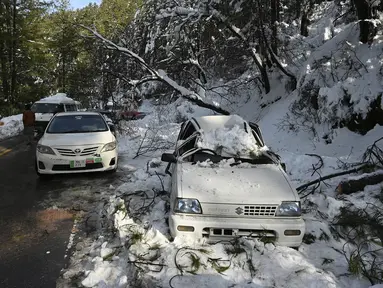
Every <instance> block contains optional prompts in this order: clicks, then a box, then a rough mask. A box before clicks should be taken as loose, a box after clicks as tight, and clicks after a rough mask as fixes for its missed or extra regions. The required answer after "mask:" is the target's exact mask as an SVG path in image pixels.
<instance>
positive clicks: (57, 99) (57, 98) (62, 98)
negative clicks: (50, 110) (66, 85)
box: [39, 93, 74, 103]
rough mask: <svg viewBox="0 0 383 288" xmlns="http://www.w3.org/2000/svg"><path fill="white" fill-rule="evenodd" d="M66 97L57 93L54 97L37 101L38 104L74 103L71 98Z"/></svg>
mask: <svg viewBox="0 0 383 288" xmlns="http://www.w3.org/2000/svg"><path fill="white" fill-rule="evenodd" d="M66 95H67V94H65V93H57V94H55V95H52V96H48V97H45V98H42V99H40V100H39V102H40V101H42V102H50V103H57V102H62V101H74V100H73V99H72V98H69V97H67V96H66Z"/></svg>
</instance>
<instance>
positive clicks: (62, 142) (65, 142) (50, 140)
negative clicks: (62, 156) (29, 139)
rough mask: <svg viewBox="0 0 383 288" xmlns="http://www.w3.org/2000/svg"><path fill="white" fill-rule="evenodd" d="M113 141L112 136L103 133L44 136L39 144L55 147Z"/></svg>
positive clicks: (108, 133)
mask: <svg viewBox="0 0 383 288" xmlns="http://www.w3.org/2000/svg"><path fill="white" fill-rule="evenodd" d="M113 141H115V138H114V136H113V134H112V133H110V131H105V132H96V133H73V134H44V136H43V138H41V140H40V142H39V143H40V144H41V145H46V146H51V147H55V146H79V145H94V144H106V143H109V142H113Z"/></svg>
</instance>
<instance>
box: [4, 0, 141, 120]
mask: <svg viewBox="0 0 383 288" xmlns="http://www.w3.org/2000/svg"><path fill="white" fill-rule="evenodd" d="M139 5H141V1H130V0H128V1H126V0H103V1H102V3H101V5H100V6H98V5H96V4H89V5H88V6H86V7H84V8H82V9H78V10H71V8H70V6H69V1H68V0H53V1H48V0H25V1H16V0H7V1H1V3H0V27H1V28H0V115H1V116H5V115H8V114H15V113H18V112H20V111H21V109H23V103H26V102H33V101H36V100H38V99H40V98H42V97H45V96H48V95H51V94H53V93H57V92H64V93H67V94H68V95H69V97H72V98H74V99H77V100H80V101H81V102H83V103H84V104H85V105H86V104H87V103H88V102H90V100H91V99H98V98H101V97H102V96H105V97H110V96H111V95H110V94H111V92H112V91H113V88H114V87H115V84H116V83H115V81H116V79H115V78H110V75H109V74H108V73H105V72H104V71H103V69H104V67H105V63H106V62H107V61H108V58H109V57H110V55H109V54H110V53H109V52H108V53H107V52H106V51H105V50H104V49H103V47H102V44H100V43H99V42H97V41H95V39H94V38H90V37H87V36H85V33H84V31H83V29H82V28H81V27H80V26H79V25H84V26H88V27H94V28H96V29H97V30H98V31H100V32H101V33H103V34H105V35H106V36H107V37H111V38H115V39H117V36H120V35H121V33H122V31H123V30H124V28H125V27H126V25H128V23H129V22H130V21H131V20H132V19H133V16H134V14H135V12H136V9H137V7H139ZM111 81H112V82H111ZM113 81H114V82H113ZM109 82H111V83H109ZM101 83H102V84H101ZM105 83H107V84H105ZM102 85H104V86H102ZM105 87H108V88H109V89H105ZM102 93H104V94H105V95H102Z"/></svg>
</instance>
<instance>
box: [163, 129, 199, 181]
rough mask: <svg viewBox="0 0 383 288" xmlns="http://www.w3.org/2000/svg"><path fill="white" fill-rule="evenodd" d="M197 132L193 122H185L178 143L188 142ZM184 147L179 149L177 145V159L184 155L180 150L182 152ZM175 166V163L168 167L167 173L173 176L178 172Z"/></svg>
mask: <svg viewBox="0 0 383 288" xmlns="http://www.w3.org/2000/svg"><path fill="white" fill-rule="evenodd" d="M196 131H197V129H196V128H195V126H194V125H193V123H192V122H191V121H185V122H184V123H182V125H181V130H180V133H179V134H178V137H177V143H178V141H179V140H186V139H187V138H189V137H190V136H191V135H193V134H194V133H195V132H196ZM182 147H183V146H178V147H177V144H176V147H175V149H174V152H173V155H174V156H176V157H177V158H178V157H179V156H181V155H182V151H180V149H181V150H182ZM175 166H176V164H175V163H169V164H168V166H167V167H166V170H165V172H166V173H167V174H169V175H171V176H172V175H173V172H174V171H176V169H175Z"/></svg>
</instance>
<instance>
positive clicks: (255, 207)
mask: <svg viewBox="0 0 383 288" xmlns="http://www.w3.org/2000/svg"><path fill="white" fill-rule="evenodd" d="M201 206H202V211H203V214H204V215H206V216H209V215H213V216H215V215H219V216H229V217H246V218H247V217H249V218H255V217H261V218H265V217H266V218H269V217H274V216H275V213H276V211H277V209H278V205H277V204H252V205H246V204H245V205H244V204H223V203H222V204H213V203H201Z"/></svg>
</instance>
